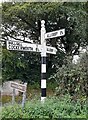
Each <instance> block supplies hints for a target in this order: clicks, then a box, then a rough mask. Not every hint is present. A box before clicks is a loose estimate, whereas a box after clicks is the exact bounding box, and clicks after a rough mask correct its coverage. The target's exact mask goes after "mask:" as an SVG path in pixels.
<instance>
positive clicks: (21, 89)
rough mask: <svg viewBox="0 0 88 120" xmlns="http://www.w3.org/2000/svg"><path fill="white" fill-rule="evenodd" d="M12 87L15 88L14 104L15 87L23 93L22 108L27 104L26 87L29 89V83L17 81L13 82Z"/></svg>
mask: <svg viewBox="0 0 88 120" xmlns="http://www.w3.org/2000/svg"><path fill="white" fill-rule="evenodd" d="M11 87H12V88H13V95H12V104H14V102H15V89H17V90H18V91H20V92H22V93H23V98H22V108H23V107H24V105H25V101H26V89H27V83H24V84H19V83H16V82H11Z"/></svg>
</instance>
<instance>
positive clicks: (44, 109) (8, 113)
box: [2, 95, 88, 120]
mask: <svg viewBox="0 0 88 120" xmlns="http://www.w3.org/2000/svg"><path fill="white" fill-rule="evenodd" d="M6 118H17V119H23V118H27V119H28V120H30V119H31V118H36V119H39V118H42V119H43V120H44V119H46V118H48V119H50V120H53V119H54V118H85V119H86V120H87V119H88V114H87V104H86V101H84V102H80V100H78V101H76V102H75V101H72V100H71V98H70V96H69V95H66V96H64V97H60V98H57V97H53V98H47V99H46V100H45V102H44V103H41V101H40V100H36V99H33V100H31V101H27V102H26V104H25V107H24V109H22V107H21V105H18V104H15V105H14V106H7V107H3V109H2V120H5V119H6Z"/></svg>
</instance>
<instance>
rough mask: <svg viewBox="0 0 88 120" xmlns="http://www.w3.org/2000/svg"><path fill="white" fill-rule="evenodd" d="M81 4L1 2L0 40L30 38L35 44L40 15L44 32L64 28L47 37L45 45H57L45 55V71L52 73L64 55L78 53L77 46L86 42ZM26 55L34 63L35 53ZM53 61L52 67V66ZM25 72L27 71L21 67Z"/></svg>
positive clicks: (84, 14) (84, 17)
mask: <svg viewBox="0 0 88 120" xmlns="http://www.w3.org/2000/svg"><path fill="white" fill-rule="evenodd" d="M85 5H86V3H47V2H43V3H39V2H38V3H31V2H29V3H27V2H20V3H11V2H10V3H3V4H2V6H3V11H2V31H3V32H2V40H4V41H6V40H22V41H26V40H29V39H30V42H32V41H33V42H34V43H38V44H39V43H40V39H39V36H40V25H39V24H40V23H39V21H41V20H42V19H44V20H45V22H46V24H45V25H46V31H47V32H50V31H54V30H58V29H62V28H65V30H66V35H65V36H63V37H58V38H54V39H49V40H47V45H51V46H54V47H56V48H57V49H58V51H57V55H56V56H53V55H48V56H47V57H48V59H47V62H48V66H49V67H48V72H49V73H51V74H52V73H53V72H55V71H56V67H55V66H62V65H63V64H64V59H65V56H66V55H67V56H69V55H70V56H73V55H74V54H78V49H79V47H80V46H83V45H86V44H87V43H88V41H87V35H86V30H87V28H86V24H87V19H86V18H87V12H86V10H85V7H84V6H85ZM37 24H38V25H37ZM60 49H61V50H62V51H61V50H60ZM16 54H17V53H16ZM22 54H23V53H21V54H20V53H18V56H20V57H21V56H22ZM25 55H26V53H25ZM28 55H30V58H29V59H31V60H33V62H34V63H33V65H34V66H36V65H35V61H37V62H38V58H37V54H35V55H36V58H35V59H33V58H34V56H33V54H32V53H28ZM23 60H24V61H22V62H24V63H25V66H28V64H29V65H30V62H28V64H27V59H26V60H25V59H23ZM37 62H36V63H37ZM50 62H51V63H50ZM38 63H39V62H38ZM3 64H4V62H3ZM26 64H27V65H26ZM53 65H54V67H52V66H53ZM3 69H4V68H3ZM20 69H21V68H20ZM16 70H17V69H16ZM51 71H52V72H51ZM25 73H27V72H26V71H25ZM37 75H38V74H37Z"/></svg>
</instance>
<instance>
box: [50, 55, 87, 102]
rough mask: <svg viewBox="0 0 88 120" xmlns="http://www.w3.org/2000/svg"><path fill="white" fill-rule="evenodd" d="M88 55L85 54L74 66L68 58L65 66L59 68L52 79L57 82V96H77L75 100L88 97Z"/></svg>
mask: <svg viewBox="0 0 88 120" xmlns="http://www.w3.org/2000/svg"><path fill="white" fill-rule="evenodd" d="M87 57H88V53H84V55H83V56H82V57H80V62H78V63H76V64H74V63H72V59H71V58H70V57H69V56H67V58H66V59H65V64H64V65H62V67H58V66H57V67H58V69H57V72H56V74H55V75H53V76H51V77H50V79H51V80H52V79H54V80H55V81H56V82H57V87H56V95H63V94H67V93H69V94H70V95H71V96H75V97H74V99H75V100H76V99H77V98H80V99H83V98H81V97H82V96H84V99H85V96H86V97H88V94H87V80H88V73H87V71H88V65H87V63H88V59H87Z"/></svg>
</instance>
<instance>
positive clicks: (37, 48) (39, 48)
mask: <svg viewBox="0 0 88 120" xmlns="http://www.w3.org/2000/svg"><path fill="white" fill-rule="evenodd" d="M44 24H45V21H44V20H42V21H41V44H30V43H25V42H20V41H7V49H8V50H17V51H32V52H40V53H41V101H44V99H45V98H46V53H49V54H56V52H57V49H56V48H55V47H50V46H46V39H50V38H56V37H60V36H64V35H65V29H60V30H57V31H53V32H48V33H46V30H45V25H44ZM17 86H18V85H17ZM18 88H19V87H18ZM20 88H21V86H20ZM19 90H22V88H21V89H19ZM23 93H25V92H23ZM24 96H25V95H24ZM24 98H25V97H24ZM23 104H24V103H23Z"/></svg>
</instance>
